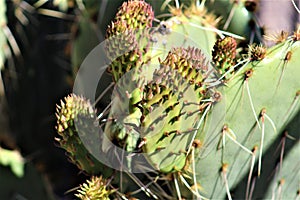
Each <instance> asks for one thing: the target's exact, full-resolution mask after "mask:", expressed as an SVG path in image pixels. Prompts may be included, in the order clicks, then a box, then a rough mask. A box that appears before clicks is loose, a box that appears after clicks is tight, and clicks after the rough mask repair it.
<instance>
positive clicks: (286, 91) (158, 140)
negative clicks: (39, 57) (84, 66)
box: [57, 0, 300, 199]
mask: <svg viewBox="0 0 300 200" xmlns="http://www.w3.org/2000/svg"><path fill="white" fill-rule="evenodd" d="M224 2H225V1H224ZM178 3H179V2H178V1H175V7H170V15H171V17H170V18H169V19H166V20H165V21H160V22H159V24H158V25H157V27H155V26H154V27H153V28H152V29H150V28H151V27H152V26H153V25H152V22H153V19H154V15H153V11H152V9H151V7H150V5H148V4H147V3H146V2H144V1H136V0H134V1H128V2H127V3H124V4H123V5H122V7H121V8H120V9H119V12H118V13H117V15H116V18H115V20H114V21H113V22H112V24H111V25H110V26H109V27H108V30H107V40H108V42H107V43H106V46H105V48H106V53H107V56H108V57H109V58H110V61H111V62H110V63H109V64H110V65H109V68H108V69H109V70H108V72H109V73H110V74H111V75H112V80H113V82H114V85H115V87H114V92H113V94H112V100H111V103H110V104H109V106H108V107H107V109H105V111H107V110H108V109H109V113H108V114H107V113H104V112H103V113H100V115H99V116H101V118H103V116H106V119H105V120H103V119H102V123H103V126H104V128H103V130H104V131H103V135H102V136H101V134H102V132H101V134H98V135H97V134H96V135H95V132H94V131H92V130H93V128H95V127H96V126H99V123H98V124H97V123H96V124H97V125H96V126H95V124H94V123H91V122H95V120H96V118H95V112H94V111H90V109H91V105H90V104H88V103H87V101H86V100H82V99H81V97H80V98H79V97H78V96H76V95H74V96H70V97H68V98H67V99H66V103H65V104H62V105H61V107H60V108H59V109H58V115H57V117H58V126H57V130H58V133H59V135H60V136H61V137H62V138H61V139H60V140H59V141H60V145H61V146H62V147H63V148H65V149H66V150H67V151H68V152H69V154H70V157H71V159H72V160H73V162H75V163H77V164H78V163H79V164H78V165H79V167H80V168H82V169H84V170H85V171H87V172H89V173H91V172H94V171H95V172H96V173H100V174H107V173H106V172H105V171H102V170H103V168H102V167H103V165H101V164H100V163H98V162H100V161H97V159H96V158H94V157H91V156H92V155H91V153H93V152H98V151H99V149H100V151H101V152H102V153H104V154H106V155H107V163H109V167H111V168H114V169H115V170H117V171H116V173H117V174H120V175H119V176H112V177H111V179H114V178H116V177H117V178H116V179H117V181H115V182H114V183H112V184H116V188H118V191H116V193H117V194H118V195H119V197H120V198H127V197H128V198H131V197H137V198H141V199H145V198H151V199H216V198H222V199H225V198H228V199H241V198H245V199H257V198H278V199H285V198H299V179H298V178H295V177H297V176H298V177H299V171H300V170H299V166H298V164H294V163H293V159H294V160H296V159H297V153H296V152H297V151H299V130H298V129H297V126H296V124H297V123H300V122H299V119H300V117H299V113H300V106H299V97H300V92H299V91H300V83H299V81H298V79H299V75H300V69H299V67H298V65H299V63H298V62H299V59H297V58H298V57H299V56H300V41H299V38H300V36H299V34H300V32H299V31H300V28H298V30H297V31H295V33H293V34H292V35H290V36H286V37H285V38H284V39H281V40H280V41H279V42H278V44H277V45H276V46H273V47H271V48H266V47H264V46H263V45H262V44H249V45H248V46H247V48H246V49H242V50H240V49H241V43H242V39H243V37H240V36H238V35H235V34H233V33H230V32H225V31H222V30H219V29H217V28H216V27H218V26H217V22H218V20H216V18H215V17H214V16H213V15H212V14H209V13H208V12H207V10H206V8H205V5H206V4H204V3H201V4H200V3H199V2H194V1H193V2H192V3H191V4H187V5H188V6H186V8H183V7H180V6H179V4H178ZM226 3H227V4H229V1H228V2H227V1H226ZM244 3H245V4H244ZM241 6H242V7H243V8H241V9H246V10H247V12H246V13H248V14H249V12H250V13H252V12H253V11H254V10H255V9H254V8H253V5H252V4H251V2H250V1H246V2H243V4H241V3H233V4H229V6H228V7H230V8H232V7H233V8H234V9H236V10H234V11H236V12H235V13H233V14H232V15H231V16H228V18H229V17H230V18H231V19H227V21H225V25H226V23H235V21H236V20H237V19H239V17H238V13H237V12H240V11H239V9H240V8H239V7H241ZM226 9H227V8H226ZM227 12H228V9H227V10H226V15H224V17H227V14H228V13H227ZM241 12H242V11H241ZM244 14H245V12H244ZM249 15H250V14H249ZM244 17H245V19H244V18H240V19H242V25H243V24H244V25H245V24H246V23H249V20H250V19H249V17H248V15H247V16H244ZM251 18H252V14H251ZM250 21H251V20H250ZM225 25H224V26H225ZM226 26H227V28H228V27H230V25H229V24H227V25H226ZM227 28H226V29H227ZM137 29H138V30H137ZM241 29H242V30H246V28H245V26H244V27H242V28H241ZM145 30H146V31H145ZM228 30H231V29H230V28H228ZM238 33H240V32H238ZM241 34H242V33H241ZM217 35H218V36H217ZM242 35H243V36H244V37H249V35H247V34H246V35H244V32H243V34H242ZM217 37H218V38H219V39H217ZM248 39H249V38H248ZM250 40H253V38H252V39H251V37H250ZM141 41H142V42H141ZM129 47H130V48H129ZM122 53H124V54H122ZM120 54H121V55H120ZM210 59H211V60H210ZM78 98H79V99H81V100H76V99H78ZM68 102H69V103H68ZM81 115H82V116H85V117H88V118H90V119H92V120H88V123H85V122H84V121H82V122H81V120H80V118H79V119H77V118H78V116H81ZM76 120H77V121H78V120H79V124H84V126H83V127H90V129H87V128H86V129H83V130H86V131H83V133H84V137H87V138H88V139H87V141H88V142H89V141H90V143H85V142H84V143H85V144H88V146H90V145H91V146H92V147H86V148H85V147H84V146H83V143H82V142H81V141H80V139H79V137H78V134H79V131H78V130H77V129H75V128H74V126H73V124H74V122H75V121H76ZM97 128H99V127H97ZM97 128H96V129H97ZM99 135H100V136H99ZM84 137H83V138H84ZM95 141H97V142H96V143H95ZM93 142H94V143H93ZM77 148H79V149H80V151H75V150H77ZM93 148H94V149H93ZM78 153H79V154H78ZM87 155H88V157H87ZM87 158H92V161H93V162H90V161H91V159H87ZM91 164H94V165H91ZM117 166H118V167H117ZM114 169H111V170H114ZM118 171H121V172H120V173H119V172H118ZM133 172H138V173H139V174H138V175H135V174H134V173H133ZM123 173H124V174H126V178H124V179H123V178H122V174H123ZM129 178H131V179H132V181H128V180H129ZM122 182H124V183H126V184H129V185H130V184H134V185H136V186H137V187H138V188H140V190H136V191H132V190H130V188H132V187H124V186H123V185H124V184H123V183H122ZM89 184H90V185H91V183H90V182H89ZM110 186H111V185H110ZM91 187H92V186H91ZM85 191H88V186H86V187H85V189H82V190H81V193H82V194H83V193H85ZM104 193H105V194H107V193H106V192H104ZM104 193H101V194H104ZM123 194H124V195H123ZM97 195H98V194H97ZM106 197H107V196H106ZM107 198H108V197H107Z"/></svg>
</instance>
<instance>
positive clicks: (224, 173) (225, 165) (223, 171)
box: [221, 163, 232, 200]
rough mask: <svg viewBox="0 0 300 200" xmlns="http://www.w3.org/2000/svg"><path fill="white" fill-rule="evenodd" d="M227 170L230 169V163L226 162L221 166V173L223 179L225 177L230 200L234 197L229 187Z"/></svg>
mask: <svg viewBox="0 0 300 200" xmlns="http://www.w3.org/2000/svg"><path fill="white" fill-rule="evenodd" d="M227 171H228V164H227V163H224V164H223V165H222V168H221V175H222V179H223V181H224V184H225V188H226V193H227V197H228V199H229V200H232V197H231V194H230V189H229V184H228V180H227Z"/></svg>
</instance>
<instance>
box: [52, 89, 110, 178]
mask: <svg viewBox="0 0 300 200" xmlns="http://www.w3.org/2000/svg"><path fill="white" fill-rule="evenodd" d="M56 118H57V126H56V130H57V133H58V134H59V136H60V137H58V138H56V140H57V141H58V142H59V145H60V147H61V148H63V149H65V150H66V151H67V153H68V156H69V158H70V159H71V161H72V162H73V163H75V164H76V165H77V166H78V168H79V169H81V170H83V171H85V172H87V173H89V174H97V173H99V172H102V173H103V172H104V171H105V170H106V169H105V167H104V165H103V164H102V163H101V162H99V160H97V159H96V158H95V157H94V156H93V155H92V154H91V153H90V152H98V150H95V149H91V148H92V147H96V146H97V144H96V143H97V141H99V140H100V136H99V130H98V128H97V127H98V126H97V120H96V112H95V110H94V109H93V107H92V105H91V103H90V102H89V100H87V99H85V98H83V97H81V96H77V95H75V94H72V95H69V96H68V97H66V98H65V99H64V101H61V103H60V105H57V111H56ZM83 140H84V142H87V143H89V144H90V145H86V146H85V145H84V144H83ZM108 173H109V170H108Z"/></svg>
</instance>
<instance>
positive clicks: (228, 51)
mask: <svg viewBox="0 0 300 200" xmlns="http://www.w3.org/2000/svg"><path fill="white" fill-rule="evenodd" d="M236 47H237V44H236V41H235V39H234V38H232V37H225V38H223V39H218V40H217V41H216V43H215V45H214V47H213V51H212V60H213V63H214V65H215V68H216V69H217V70H218V73H219V74H220V75H223V74H224V73H225V72H226V71H228V70H229V69H230V68H231V67H232V66H234V64H235V57H236Z"/></svg>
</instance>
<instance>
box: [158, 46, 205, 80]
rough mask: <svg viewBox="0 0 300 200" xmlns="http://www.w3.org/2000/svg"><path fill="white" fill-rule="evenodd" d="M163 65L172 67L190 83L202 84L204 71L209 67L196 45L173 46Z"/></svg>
mask: <svg viewBox="0 0 300 200" xmlns="http://www.w3.org/2000/svg"><path fill="white" fill-rule="evenodd" d="M161 65H165V66H168V67H171V68H173V69H175V70H178V72H179V73H180V74H181V76H182V77H183V78H186V79H187V80H188V81H189V82H190V84H197V85H201V82H202V81H203V77H202V73H203V72H206V71H207V69H208V65H207V62H206V60H205V57H204V55H203V53H202V52H201V50H200V49H198V48H194V47H188V48H173V49H171V51H170V52H169V53H168V55H167V57H166V59H165V60H164V61H162V62H161Z"/></svg>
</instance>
